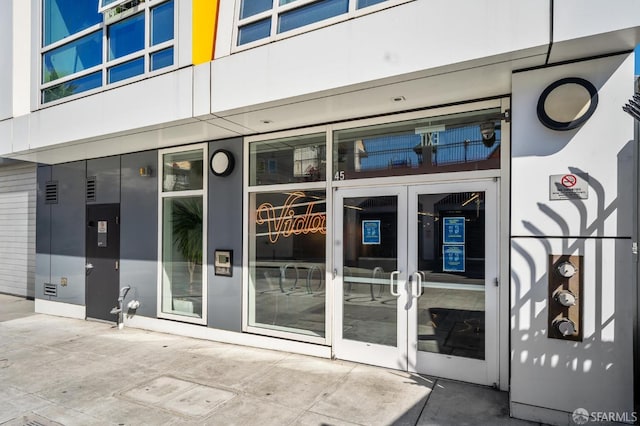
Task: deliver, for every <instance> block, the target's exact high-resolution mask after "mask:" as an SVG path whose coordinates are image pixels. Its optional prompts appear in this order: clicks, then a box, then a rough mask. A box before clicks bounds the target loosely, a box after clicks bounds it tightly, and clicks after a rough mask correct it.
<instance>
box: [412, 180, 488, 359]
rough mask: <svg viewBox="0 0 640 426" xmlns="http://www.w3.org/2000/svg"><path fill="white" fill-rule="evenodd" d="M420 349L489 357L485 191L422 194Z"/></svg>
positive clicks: (419, 227) (420, 212) (455, 354)
mask: <svg viewBox="0 0 640 426" xmlns="http://www.w3.org/2000/svg"><path fill="white" fill-rule="evenodd" d="M415 220H417V221H418V226H417V228H416V229H417V236H416V237H417V238H416V239H417V243H418V247H417V249H418V251H417V253H416V254H415V255H416V256H417V259H416V260H417V265H418V271H419V272H420V274H421V275H422V277H421V278H422V295H421V296H420V297H419V298H418V336H417V341H418V351H424V352H434V353H440V354H446V355H453V356H460V357H465V358H475V359H484V358H485V261H486V260H485V193H484V192H460V193H445V194H419V195H418V215H417V217H415Z"/></svg>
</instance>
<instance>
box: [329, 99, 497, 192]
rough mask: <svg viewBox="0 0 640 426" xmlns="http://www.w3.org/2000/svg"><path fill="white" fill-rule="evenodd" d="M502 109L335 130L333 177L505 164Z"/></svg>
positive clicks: (435, 171) (448, 170)
mask: <svg viewBox="0 0 640 426" xmlns="http://www.w3.org/2000/svg"><path fill="white" fill-rule="evenodd" d="M500 119H501V116H500V110H499V109H490V110H484V111H475V112H469V113H462V114H453V115H447V116H441V117H430V118H421V119H416V120H408V121H402V122H398V123H392V124H381V125H375V126H368V127H359V128H355V129H347V130H339V131H336V132H334V135H333V139H334V145H333V175H332V177H333V180H347V179H361V178H369V177H383V176H403V175H410V174H423V173H442V172H458V171H470V170H485V169H498V168H500V145H501V122H500Z"/></svg>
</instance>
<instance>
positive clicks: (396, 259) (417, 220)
mask: <svg viewBox="0 0 640 426" xmlns="http://www.w3.org/2000/svg"><path fill="white" fill-rule="evenodd" d="M496 187H497V184H496V183H495V182H494V181H473V182H465V183H446V184H432V185H416V186H406V185H404V186H394V187H377V188H358V189H338V190H337V191H336V199H335V204H334V205H335V209H336V211H335V215H334V218H335V221H336V223H335V225H336V227H335V229H336V231H337V235H336V239H335V250H334V254H335V259H334V260H335V265H337V268H336V269H337V271H336V272H337V274H336V281H337V282H336V287H335V288H336V293H335V295H336V302H335V309H336V312H335V313H336V315H335V318H336V321H335V331H334V351H335V355H336V357H338V358H341V359H347V360H352V361H356V362H364V363H368V364H372V365H379V366H383V367H389V368H395V369H400V370H406V371H412V372H419V373H424V374H430V375H434V376H439V377H447V378H451V379H457V380H463V381H466V382H473V383H480V384H487V385H489V384H492V383H496V382H497V381H498V377H497V376H498V360H497V359H498V351H497V297H498V291H497V289H498V288H497V286H496V285H495V283H496V282H497V277H498V218H497V215H498V210H497V205H498V203H497V190H496Z"/></svg>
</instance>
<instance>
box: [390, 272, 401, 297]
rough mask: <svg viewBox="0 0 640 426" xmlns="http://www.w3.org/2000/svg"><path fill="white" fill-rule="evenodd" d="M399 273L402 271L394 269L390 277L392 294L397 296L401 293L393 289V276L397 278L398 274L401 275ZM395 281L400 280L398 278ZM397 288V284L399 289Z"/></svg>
mask: <svg viewBox="0 0 640 426" xmlns="http://www.w3.org/2000/svg"><path fill="white" fill-rule="evenodd" d="M399 275H400V271H393V272H392V273H391V276H390V277H389V291H390V292H391V294H392V295H393V296H396V297H398V296H400V293H399V292H398V291H397V290H394V289H393V283H394V279H393V277H394V276H395V277H396V278H398V276H399ZM395 282H396V283H397V282H398V280H397V279H396V280H395ZM397 288H398V287H397V285H396V289H397Z"/></svg>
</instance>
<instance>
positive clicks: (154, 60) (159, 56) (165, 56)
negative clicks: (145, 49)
mask: <svg viewBox="0 0 640 426" xmlns="http://www.w3.org/2000/svg"><path fill="white" fill-rule="evenodd" d="M171 65H173V47H170V48H168V49H163V50H160V51H158V52H155V53H152V54H151V67H150V68H151V71H155V70H159V69H160V68H164V67H170V66H171Z"/></svg>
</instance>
